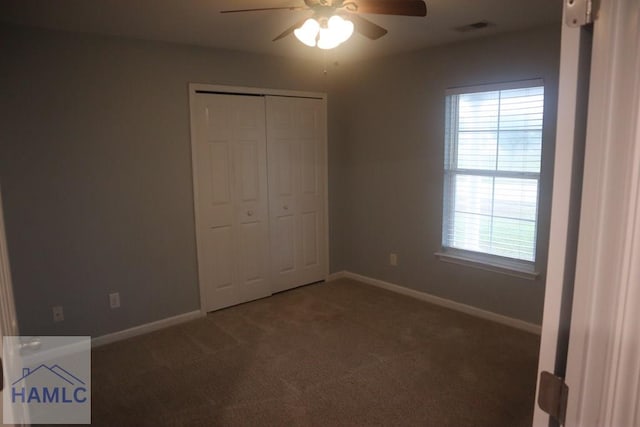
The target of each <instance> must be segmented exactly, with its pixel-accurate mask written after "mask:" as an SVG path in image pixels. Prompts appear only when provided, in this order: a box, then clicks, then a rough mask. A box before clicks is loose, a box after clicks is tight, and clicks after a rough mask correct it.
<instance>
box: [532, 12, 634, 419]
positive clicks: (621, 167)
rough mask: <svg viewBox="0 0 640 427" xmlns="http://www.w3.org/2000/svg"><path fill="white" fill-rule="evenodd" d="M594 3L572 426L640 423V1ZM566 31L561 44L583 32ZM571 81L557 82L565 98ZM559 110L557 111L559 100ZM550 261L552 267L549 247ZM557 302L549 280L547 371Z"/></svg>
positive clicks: (570, 366) (573, 328) (572, 332)
mask: <svg viewBox="0 0 640 427" xmlns="http://www.w3.org/2000/svg"><path fill="white" fill-rule="evenodd" d="M598 3H600V4H599V7H600V8H599V10H597V14H596V17H595V21H594V26H593V30H594V32H593V48H592V57H591V67H590V72H591V76H590V83H589V102H588V120H587V131H586V150H585V159H584V162H585V163H584V178H583V190H582V199H581V209H580V211H581V217H580V230H579V235H578V242H577V243H578V246H577V259H576V272H575V281H574V289H573V295H572V297H573V306H572V308H570V310H571V320H570V326H568V325H564V326H565V327H569V343H568V355H567V370H566V377H565V382H566V384H567V385H568V388H569V394H568V404H567V414H566V423H565V425H566V426H569V427H574V426H575V427H577V426H580V427H590V426H594V427H595V426H601V425H621V426H622V425H625V426H626V425H637V424H638V423H639V422H640V412H639V410H638V408H637V407H636V402H637V399H638V398H640V358H638V354H640V341H639V340H638V339H637V325H638V324H639V323H640V310H638V309H637V307H636V306H635V305H634V303H636V304H637V302H638V301H640V263H638V261H637V260H638V259H639V258H640V44H639V43H638V42H637V41H638V40H640V29H639V28H638V22H640V3H639V2H637V1H636V0H608V1H606V2H598ZM565 8H566V5H565ZM563 22H564V21H563ZM565 27H566V24H563V32H562V34H563V40H562V42H563V46H564V43H565V42H570V41H571V40H572V39H573V40H574V41H575V37H576V34H578V32H579V29H576V28H568V29H566V31H565ZM565 34H567V35H568V38H567V39H565ZM574 53H575V51H574ZM570 56H571V55H570V54H569V57H570ZM562 59H563V60H564V59H565V55H564V54H562ZM569 59H571V58H569ZM561 61H562V60H561ZM561 73H562V72H561ZM573 83H574V82H566V81H563V79H562V74H561V79H560V93H562V91H563V90H569V89H570V88H571V87H572V85H573ZM574 99H575V98H574ZM559 102H560V104H559V108H558V110H559V113H561V112H563V108H562V104H561V102H562V98H561V97H560V98H559ZM564 112H565V113H566V111H564ZM558 123H559V126H560V123H562V121H561V120H559V121H558ZM569 124H570V125H571V124H573V120H572V118H571V117H569ZM558 142H561V141H560V139H558ZM556 166H557V165H556ZM556 170H557V169H556ZM563 179H564V176H563V175H562V174H561V175H560V176H555V177H554V200H555V197H556V194H555V192H556V182H558V181H556V180H563ZM565 184H566V183H563V185H565ZM554 208H555V205H554ZM557 231H559V232H560V233H561V234H560V235H558V234H557V233H553V228H552V235H553V236H554V239H556V240H557V239H562V235H563V234H562V233H564V234H566V232H567V229H563V228H561V227H560V228H559V229H558V230H557ZM549 258H550V263H551V259H553V257H552V256H551V248H550V256H549ZM563 261H564V258H563ZM550 265H551V264H550ZM550 271H551V268H550ZM556 278H557V277H556ZM561 294H562V286H561V283H560V284H559V283H555V284H554V283H550V282H549V281H548V282H547V288H546V295H545V308H544V321H543V329H542V342H541V350H540V357H541V366H544V365H543V364H544V363H549V359H550V355H555V353H556V349H557V344H558V341H557V339H556V338H557V336H558V325H559V324H558V323H557V321H558V318H559V315H558V313H557V312H555V310H557V309H558V308H557V306H558V301H555V302H553V301H550V299H553V298H554V296H559V295H561ZM545 361H546V362H545ZM544 369H546V370H549V369H547V368H544ZM548 425H549V417H548V416H546V414H544V413H542V411H541V410H540V409H539V407H538V405H537V404H536V410H535V416H534V426H536V427H538V426H540V427H542V426H545V427H546V426H548Z"/></svg>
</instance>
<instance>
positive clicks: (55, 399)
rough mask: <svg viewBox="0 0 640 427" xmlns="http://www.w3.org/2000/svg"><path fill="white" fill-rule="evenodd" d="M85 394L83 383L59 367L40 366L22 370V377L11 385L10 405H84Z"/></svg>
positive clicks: (85, 388)
mask: <svg viewBox="0 0 640 427" xmlns="http://www.w3.org/2000/svg"><path fill="white" fill-rule="evenodd" d="M87 393H88V391H87V387H86V384H85V382H84V381H82V380H81V379H80V378H78V377H77V376H75V375H73V374H72V373H71V372H69V371H67V370H66V369H64V368H62V367H61V366H60V365H57V364H56V365H53V366H47V365H45V364H41V365H39V366H38V367H36V368H34V369H30V368H24V369H23V370H22V377H20V378H19V379H18V380H16V381H14V382H13V383H12V384H11V403H23V404H37V403H43V404H52V403H53V404H69V403H85V402H86V401H87Z"/></svg>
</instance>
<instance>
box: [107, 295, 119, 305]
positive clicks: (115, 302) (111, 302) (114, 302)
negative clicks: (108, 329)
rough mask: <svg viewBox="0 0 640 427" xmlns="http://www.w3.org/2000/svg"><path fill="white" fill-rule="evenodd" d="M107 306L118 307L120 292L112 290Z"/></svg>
mask: <svg viewBox="0 0 640 427" xmlns="http://www.w3.org/2000/svg"><path fill="white" fill-rule="evenodd" d="M109 306H110V307H111V308H120V293H119V292H114V293H112V294H109Z"/></svg>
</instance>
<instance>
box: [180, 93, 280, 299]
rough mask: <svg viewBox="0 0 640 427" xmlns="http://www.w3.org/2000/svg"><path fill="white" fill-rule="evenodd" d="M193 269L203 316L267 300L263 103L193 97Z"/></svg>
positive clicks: (228, 97)
mask: <svg viewBox="0 0 640 427" xmlns="http://www.w3.org/2000/svg"><path fill="white" fill-rule="evenodd" d="M193 108H194V111H192V129H193V132H194V139H193V142H192V144H193V147H192V149H193V156H194V159H193V160H194V161H193V164H194V181H195V182H194V186H195V198H196V229H197V241H198V270H199V277H200V289H201V297H202V299H203V304H202V306H203V307H204V308H205V310H206V311H211V310H217V309H220V308H223V307H228V306H230V305H235V304H239V303H242V302H246V301H251V300H254V299H257V298H262V297H265V296H268V295H270V294H271V288H270V284H269V231H268V226H269V221H268V201H267V200H268V199H267V169H266V131H265V105H264V98H263V97H260V96H240V95H221V94H206V93H197V94H195V95H194V99H193Z"/></svg>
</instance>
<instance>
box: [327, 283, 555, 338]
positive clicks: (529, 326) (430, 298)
mask: <svg viewBox="0 0 640 427" xmlns="http://www.w3.org/2000/svg"><path fill="white" fill-rule="evenodd" d="M342 278H347V279H353V280H357V281H358V282H362V283H366V284H368V285H373V286H376V287H378V288H382V289H386V290H388V291H392V292H396V293H399V294H402V295H407V296H410V297H413V298H417V299H419V300H422V301H426V302H430V303H432V304H435V305H439V306H442V307H446V308H450V309H452V310H456V311H460V312H462V313H466V314H470V315H471V316H476V317H480V318H482V319H486V320H491V321H493V322H496V323H501V324H503V325H506V326H511V327H512V328H516V329H521V330H523V331H527V332H531V333H533V334H537V335H540V333H541V331H542V328H541V326H540V325H536V324H534V323H529V322H525V321H524V320H520V319H514V318H513V317H508V316H504V315H502V314H498V313H494V312H491V311H487V310H482V309H481V308H477V307H473V306H470V305H466V304H462V303H459V302H455V301H452V300H449V299H446V298H441V297H437V296H435V295H430V294H427V293H425V292H420V291H416V290H415V289H409V288H405V287H404V286H399V285H396V284H394V283H389V282H385V281H384V280H378V279H374V278H372V277H367V276H363V275H361V274H356V273H352V272H350V271H339V272H337V273H332V274H330V275H329V276H328V277H327V280H328V281H332V280H337V279H342Z"/></svg>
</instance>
